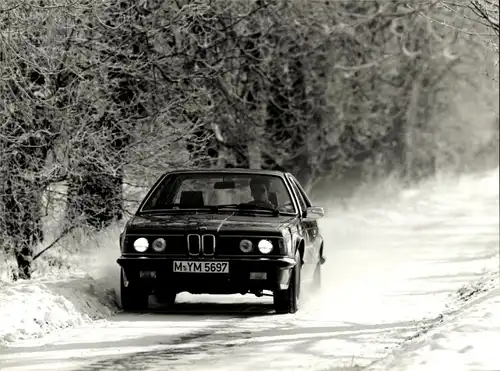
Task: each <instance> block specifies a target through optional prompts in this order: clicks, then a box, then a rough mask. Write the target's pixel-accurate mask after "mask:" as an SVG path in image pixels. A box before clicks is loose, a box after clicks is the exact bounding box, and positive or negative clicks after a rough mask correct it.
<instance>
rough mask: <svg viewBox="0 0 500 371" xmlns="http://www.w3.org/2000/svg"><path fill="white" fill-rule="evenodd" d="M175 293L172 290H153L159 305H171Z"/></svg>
mask: <svg viewBox="0 0 500 371" xmlns="http://www.w3.org/2000/svg"><path fill="white" fill-rule="evenodd" d="M176 297H177V293H176V292H174V291H158V292H155V298H156V302H157V303H158V304H161V305H169V306H170V305H173V304H174V303H175V298H176Z"/></svg>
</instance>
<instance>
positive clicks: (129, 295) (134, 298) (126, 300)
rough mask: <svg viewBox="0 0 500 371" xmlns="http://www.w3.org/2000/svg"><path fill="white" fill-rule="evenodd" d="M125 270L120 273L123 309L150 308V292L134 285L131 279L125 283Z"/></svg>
mask: <svg viewBox="0 0 500 371" xmlns="http://www.w3.org/2000/svg"><path fill="white" fill-rule="evenodd" d="M124 276H125V272H124V271H123V268H122V272H121V274H120V296H121V301H122V309H123V310H124V311H126V312H127V311H136V310H146V309H148V300H149V294H148V293H147V292H144V291H142V290H141V289H140V287H137V286H134V285H133V284H132V283H131V282H130V281H129V282H128V285H125V277H124Z"/></svg>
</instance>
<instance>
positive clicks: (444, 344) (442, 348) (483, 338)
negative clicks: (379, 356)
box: [369, 274, 500, 371]
mask: <svg viewBox="0 0 500 371" xmlns="http://www.w3.org/2000/svg"><path fill="white" fill-rule="evenodd" d="M499 279H500V277H499V275H498V274H495V275H494V277H492V278H491V282H490V283H491V284H492V285H491V286H493V288H491V287H490V288H488V289H487V291H486V294H483V295H481V296H480V298H478V299H476V300H475V302H474V303H473V305H469V306H467V307H465V308H462V310H460V311H458V312H457V313H455V314H454V315H452V316H450V318H444V319H443V323H442V324H441V325H440V326H437V327H436V328H434V329H432V330H431V331H429V332H427V333H426V334H425V336H421V337H420V338H418V339H417V341H412V342H409V344H407V345H406V346H405V347H404V348H403V350H402V351H400V352H398V353H397V357H396V355H391V356H390V357H387V358H386V359H383V360H382V361H380V362H377V363H376V364H374V365H373V366H372V367H370V368H369V370H370V371H375V370H385V371H441V370H445V369H449V370H454V371H469V370H484V371H486V370H497V369H498V368H499V366H500V352H499V351H498V345H499V344H500V287H498V282H499Z"/></svg>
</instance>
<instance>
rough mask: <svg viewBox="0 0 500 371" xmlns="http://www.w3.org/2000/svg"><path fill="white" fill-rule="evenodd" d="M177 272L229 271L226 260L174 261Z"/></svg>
mask: <svg viewBox="0 0 500 371" xmlns="http://www.w3.org/2000/svg"><path fill="white" fill-rule="evenodd" d="M174 272H178V273H229V263H228V262H214V261H210V262H200V261H174Z"/></svg>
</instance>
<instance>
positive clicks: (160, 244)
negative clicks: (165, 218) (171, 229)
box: [152, 238, 167, 252]
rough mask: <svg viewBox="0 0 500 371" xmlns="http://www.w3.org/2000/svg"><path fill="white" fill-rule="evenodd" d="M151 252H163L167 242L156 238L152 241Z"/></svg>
mask: <svg viewBox="0 0 500 371" xmlns="http://www.w3.org/2000/svg"><path fill="white" fill-rule="evenodd" d="M152 247H153V250H154V251H156V252H162V251H165V248H166V247H167V241H165V239H163V238H157V239H156V240H154V241H153V245H152Z"/></svg>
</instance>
